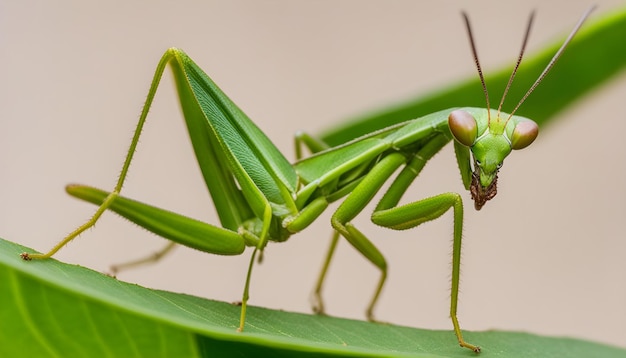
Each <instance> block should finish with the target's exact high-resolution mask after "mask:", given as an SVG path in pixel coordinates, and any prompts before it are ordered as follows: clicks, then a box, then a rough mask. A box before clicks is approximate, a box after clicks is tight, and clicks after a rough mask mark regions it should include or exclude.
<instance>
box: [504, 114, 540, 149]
mask: <svg viewBox="0 0 626 358" xmlns="http://www.w3.org/2000/svg"><path fill="white" fill-rule="evenodd" d="M537 134H539V126H537V123H535V122H533V121H531V120H527V121H521V122H519V123H517V125H516V126H515V129H514V130H513V135H511V148H513V149H522V148H526V147H528V146H529V145H530V144H531V143H532V142H533V141H534V140H535V138H537Z"/></svg>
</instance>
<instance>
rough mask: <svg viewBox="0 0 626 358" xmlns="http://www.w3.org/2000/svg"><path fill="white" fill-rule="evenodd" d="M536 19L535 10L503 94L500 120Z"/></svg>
mask: <svg viewBox="0 0 626 358" xmlns="http://www.w3.org/2000/svg"><path fill="white" fill-rule="evenodd" d="M534 18H535V11H534V10H533V12H531V13H530V17H529V18H528V26H527V27H526V34H525V35H524V40H523V41H522V49H521V50H520V53H519V57H518V58H517V63H516V64H515V68H513V72H512V73H511V77H509V83H507V84H506V87H505V88H504V93H502V98H501V99H500V105H499V106H498V118H500V110H501V109H502V105H503V104H504V99H505V98H506V95H507V93H509V89H510V88H511V84H512V83H513V79H514V78H515V74H516V73H517V69H518V68H519V65H520V63H522V57H524V50H526V44H527V43H528V36H529V35H530V29H531V28H532V26H533V20H534ZM509 118H511V117H509ZM507 122H508V119H507ZM504 126H505V127H506V123H505V124H504Z"/></svg>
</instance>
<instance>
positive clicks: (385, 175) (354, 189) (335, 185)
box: [22, 13, 588, 352]
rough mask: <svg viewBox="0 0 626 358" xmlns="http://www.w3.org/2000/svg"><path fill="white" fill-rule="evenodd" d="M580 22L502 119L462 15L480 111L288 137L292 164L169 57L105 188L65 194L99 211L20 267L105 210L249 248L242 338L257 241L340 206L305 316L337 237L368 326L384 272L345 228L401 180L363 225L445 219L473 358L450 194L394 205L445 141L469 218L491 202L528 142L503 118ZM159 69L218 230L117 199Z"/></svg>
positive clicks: (163, 229) (186, 66)
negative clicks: (359, 258)
mask: <svg viewBox="0 0 626 358" xmlns="http://www.w3.org/2000/svg"><path fill="white" fill-rule="evenodd" d="M587 15H588V13H586V14H585V15H584V16H583V17H582V18H581V20H580V21H579V23H578V24H577V25H576V27H575V28H574V30H573V31H572V33H571V34H570V36H569V37H568V39H567V40H566V41H565V42H564V44H563V46H562V47H561V49H560V50H559V51H558V52H557V53H556V55H555V56H554V58H553V59H552V61H551V62H550V63H549V64H548V66H547V67H546V69H545V70H544V72H543V74H542V75H540V76H539V78H538V79H537V81H536V82H535V84H534V85H533V86H532V87H531V88H530V89H529V90H528V92H527V94H526V96H524V97H523V98H522V99H521V100H520V101H519V103H518V105H517V106H516V107H515V108H514V110H513V111H512V112H511V114H506V113H504V112H501V110H500V109H501V107H502V103H503V101H504V98H505V97H506V91H505V94H504V95H503V96H502V100H501V103H500V106H499V108H498V109H497V110H492V109H490V105H489V99H488V94H487V87H486V84H485V82H484V79H483V76H482V70H481V68H480V65H479V62H478V57H477V55H476V50H475V46H474V41H473V39H472V36H471V31H470V29H469V21H468V19H467V16H465V15H464V19H465V22H466V25H467V28H468V33H469V34H470V42H471V44H472V51H473V54H474V59H475V61H476V65H477V69H478V73H479V76H480V78H481V82H482V84H483V90H484V92H485V96H486V102H487V109H481V108H461V109H445V110H442V111H439V112H436V113H432V114H430V115H427V116H424V117H421V118H418V119H415V120H412V121H409V122H405V123H402V124H399V125H394V126H390V127H387V128H384V129H382V130H379V131H376V132H373V133H370V134H368V135H365V136H363V137H360V138H357V139H355V140H353V141H351V142H348V143H346V144H343V145H339V146H336V147H332V148H331V147H328V146H327V145H326V144H325V143H323V142H321V141H319V140H316V139H315V138H313V137H311V136H309V135H306V134H302V135H299V136H298V137H297V138H296V143H297V145H296V152H297V157H298V159H299V160H298V161H297V162H295V163H294V164H291V163H289V162H288V161H287V160H286V158H285V157H284V156H283V155H282V154H281V153H280V152H279V151H278V149H277V148H276V147H275V146H274V145H273V144H272V143H271V141H270V140H269V139H268V138H267V137H266V136H265V134H263V132H261V131H260V129H259V128H258V127H256V126H255V125H254V123H253V122H252V121H251V120H250V119H249V118H248V117H247V116H246V115H245V114H244V113H243V112H242V111H241V110H240V109H239V108H238V107H237V106H236V105H235V104H234V103H233V102H232V101H231V100H230V99H229V98H228V97H227V96H226V95H225V94H224V93H223V92H222V91H221V90H220V89H219V88H218V87H217V85H215V83H213V81H212V80H211V79H210V78H209V77H208V76H207V75H206V74H205V73H204V72H203V71H202V70H201V69H200V68H199V67H198V66H197V65H196V64H195V63H194V62H193V61H192V60H191V59H190V58H189V57H188V56H187V55H186V54H185V53H184V52H182V51H181V50H178V49H175V48H172V49H169V50H167V51H166V53H165V54H164V55H163V57H162V58H161V60H160V62H159V64H158V66H157V70H156V72H155V75H154V79H153V82H152V84H151V86H150V90H149V93H148V99H147V100H146V103H145V105H144V108H143V111H142V113H141V116H140V119H139V123H138V124H137V127H136V130H135V134H134V136H133V139H132V141H131V145H130V149H129V151H128V154H127V156H126V159H125V162H124V165H123V168H122V171H121V174H120V177H119V180H118V182H117V184H116V186H115V188H114V190H113V191H112V192H110V193H107V192H105V191H102V190H99V189H95V188H91V187H87V186H82V185H71V186H68V187H67V191H68V192H69V193H70V194H71V195H73V196H75V197H78V198H80V199H83V200H86V201H89V202H92V203H94V204H96V205H99V208H98V209H97V211H96V213H95V214H94V215H93V217H92V218H91V219H90V220H89V221H88V222H87V223H85V224H84V225H82V226H80V227H79V228H77V229H76V230H75V231H74V232H72V233H71V234H70V235H68V236H67V237H66V238H65V239H63V240H62V241H61V242H60V243H59V244H58V245H56V246H55V247H54V248H53V249H52V250H51V251H49V252H48V253H46V254H42V255H40V254H29V253H24V254H22V257H23V258H24V259H25V260H30V259H42V258H47V257H50V256H52V255H53V254H54V253H55V252H57V251H58V250H59V249H60V248H61V247H63V246H64V245H65V244H67V243H68V242H70V241H71V240H73V239H74V238H75V237H77V236H78V235H80V234H81V233H82V232H83V231H84V230H86V229H88V228H89V227H91V226H93V225H94V224H95V223H96V221H97V220H98V218H99V217H100V216H101V215H102V213H103V212H104V211H106V210H112V211H114V212H116V213H118V214H120V215H122V216H124V217H125V218H127V219H129V220H131V221H133V222H135V223H136V224H138V225H140V226H142V227H144V228H146V229H148V230H150V231H152V232H154V233H156V234H158V235H160V236H163V237H165V238H167V239H169V240H171V241H172V242H176V243H180V244H183V245H185V246H189V247H193V248H196V249H198V250H201V251H204V252H209V253H214V254H221V255H238V254H241V253H243V251H244V250H245V248H246V247H247V246H250V247H253V252H252V255H251V257H250V262H249V267H248V273H247V277H246V280H245V286H244V292H243V297H242V307H241V317H240V325H239V328H238V329H239V330H243V328H244V324H245V316H246V307H247V301H248V298H249V285H250V280H251V274H252V269H253V267H254V264H255V261H256V257H257V256H259V257H260V256H261V255H262V253H263V250H264V248H265V246H266V244H267V243H268V241H278V242H281V241H286V240H287V239H288V238H289V237H290V236H291V235H292V234H295V233H297V232H300V231H302V230H304V229H305V228H306V227H307V226H308V225H309V224H311V223H312V222H314V221H315V220H317V218H318V217H319V215H320V214H321V213H322V212H324V211H325V210H326V208H327V207H328V205H329V204H330V203H332V202H336V201H339V200H343V201H342V202H341V204H340V205H339V207H338V209H337V210H336V211H335V212H334V214H333V217H332V220H331V225H332V227H333V229H334V234H333V238H332V243H333V244H332V245H331V250H330V251H329V253H328V255H327V258H326V261H325V264H324V269H323V270H322V275H321V276H320V278H319V281H318V284H317V288H316V297H317V300H318V301H317V305H316V310H317V311H318V312H323V304H322V299H321V287H322V283H323V281H324V278H325V272H326V268H327V267H328V264H329V262H330V260H331V258H332V255H333V248H334V246H335V244H336V242H337V241H338V240H339V237H340V236H343V237H344V238H346V239H347V241H349V242H350V243H351V244H352V245H353V246H354V247H355V248H356V249H357V250H358V251H359V252H360V253H361V254H363V255H364V256H365V257H366V258H367V259H368V260H370V261H371V262H372V263H373V264H374V265H375V266H376V267H378V268H379V269H380V271H381V278H380V280H379V282H378V285H377V287H376V291H375V294H374V296H373V298H372V300H371V302H370V304H369V306H368V309H367V316H368V318H369V319H371V320H373V318H374V317H373V310H374V307H375V305H376V302H377V300H378V297H379V294H380V292H381V291H382V288H383V286H384V283H385V280H386V277H387V263H386V260H385V258H384V257H383V255H382V254H381V253H380V251H379V250H378V249H377V248H376V247H375V246H374V244H373V243H372V242H371V241H370V240H369V238H367V237H366V236H365V235H364V234H363V233H362V232H361V231H359V229H357V228H356V227H355V226H354V225H353V224H352V223H351V220H352V219H353V218H354V217H356V216H357V215H358V214H360V213H361V212H362V211H363V209H364V208H365V206H366V205H367V204H368V203H369V202H370V201H371V200H372V198H373V196H374V195H376V194H378V192H379V191H380V189H381V187H382V185H383V184H385V183H386V182H388V181H389V179H390V178H391V177H392V176H393V174H394V173H395V172H397V171H398V170H400V172H399V174H398V175H397V176H395V178H393V179H392V180H391V186H390V187H389V189H387V190H386V191H385V192H384V193H383V197H382V199H381V200H380V201H379V203H378V205H377V206H376V209H375V210H374V213H373V215H372V221H373V222H374V223H376V224H378V225H380V226H383V227H387V228H391V229H394V230H404V229H409V228H413V227H415V226H418V225H419V224H421V223H423V222H426V221H430V220H435V219H437V218H438V217H439V216H441V215H443V214H444V213H445V212H447V211H448V210H450V209H452V211H453V213H454V233H453V262H452V288H451V290H452V294H451V307H450V314H451V317H452V322H453V326H454V331H455V333H456V336H457V339H458V342H459V344H460V345H461V346H462V347H466V348H469V349H471V350H473V351H475V352H479V351H480V348H479V347H478V346H476V345H473V344H470V343H468V342H466V341H465V340H464V339H463V337H462V333H461V329H460V326H459V323H458V320H457V317H456V310H457V301H458V290H459V276H460V268H459V267H460V254H461V232H462V225H463V203H462V200H461V197H460V195H459V194H457V193H444V194H440V195H436V196H434V197H431V198H426V199H422V200H419V201H415V202H412V203H409V204H405V205H398V203H399V201H400V199H401V197H402V196H403V194H404V193H405V191H406V190H407V188H408V187H409V186H410V185H411V183H412V181H413V180H414V179H415V178H416V177H417V176H418V175H419V173H420V172H421V170H422V169H423V167H424V166H425V164H426V163H427V161H428V160H429V159H430V158H432V157H433V156H434V155H435V154H436V153H437V152H438V151H439V150H440V149H441V148H443V147H444V146H445V145H446V144H447V143H449V142H450V141H454V148H455V153H456V157H457V164H458V166H459V169H460V171H461V177H462V181H463V184H464V187H465V188H466V189H467V190H469V191H470V193H471V195H472V198H473V200H474V206H475V208H476V209H477V210H479V209H480V208H481V207H482V206H483V205H485V203H486V202H487V201H488V200H490V199H492V198H493V197H494V196H495V195H496V184H497V174H498V170H499V169H500V166H501V165H502V162H503V161H504V159H505V158H506V157H507V156H508V155H509V154H510V152H511V151H512V150H513V149H515V150H518V149H523V148H525V147H527V146H528V145H530V144H531V143H532V142H533V140H534V139H535V138H536V136H537V134H538V127H537V125H536V124H535V123H534V122H532V121H531V120H530V119H527V118H523V117H520V116H515V115H514V113H515V112H516V111H517V109H518V108H519V107H520V106H521V104H522V103H523V102H524V100H525V99H526V97H527V96H528V95H529V94H530V93H531V92H532V91H533V90H534V88H535V87H536V86H537V85H538V84H539V83H540V82H541V80H542V79H543V78H544V77H545V75H546V74H547V72H548V71H549V70H550V68H551V67H552V66H553V65H554V63H555V62H556V60H557V59H558V57H559V56H560V54H561V53H562V51H563V49H564V48H565V47H566V45H567V44H568V43H569V41H570V40H571V39H572V38H573V36H574V34H575V33H576V31H577V30H578V29H579V28H580V26H581V25H582V22H583V21H584V19H585V18H586V16H587ZM531 23H532V16H531V20H530V21H529V25H528V29H527V31H526V35H525V37H524V41H523V46H522V51H521V53H520V56H519V59H518V61H517V64H516V66H515V70H514V71H513V73H512V74H511V77H510V80H509V84H508V86H507V89H508V88H509V86H510V85H511V83H512V81H513V78H514V76H515V73H516V70H517V68H518V66H519V65H520V62H521V58H522V54H523V51H524V47H525V44H526V40H527V38H528V34H529V31H530V27H531ZM168 64H169V65H170V67H171V68H172V70H173V73H174V78H175V81H176V87H177V89H178V94H179V99H180V102H181V106H182V109H183V113H184V117H185V121H186V124H187V127H188V130H189V135H190V138H191V142H192V144H193V147H194V151H195V155H196V158H197V160H198V163H199V166H200V168H201V171H202V174H203V177H204V179H205V182H206V185H207V187H208V189H209V191H210V193H211V197H212V199H213V202H214V205H215V206H216V208H217V211H218V215H219V219H220V223H221V227H219V226H215V225H211V224H207V223H203V222H200V221H197V220H193V219H190V218H187V217H184V216H182V215H179V214H175V213H172V212H168V211H166V210H163V209H159V208H156V207H153V206H150V205H147V204H143V203H140V202H137V201H134V200H131V199H127V198H125V197H122V196H120V192H121V189H122V186H123V184H124V180H125V178H126V175H127V173H128V170H129V167H130V163H131V161H132V158H133V155H134V153H135V149H136V147H137V143H138V141H139V138H140V134H141V131H142V128H143V125H144V123H145V121H146V118H147V114H148V110H149V108H150V106H151V104H152V100H153V98H154V95H155V93H156V90H157V88H158V85H159V81H160V79H161V76H162V74H163V72H164V70H165V67H167V65H168ZM303 147H306V148H308V149H309V150H310V151H311V152H312V153H313V154H312V155H311V156H309V157H306V158H305V157H304V156H303V155H302V149H303ZM470 153H471V154H470Z"/></svg>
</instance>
